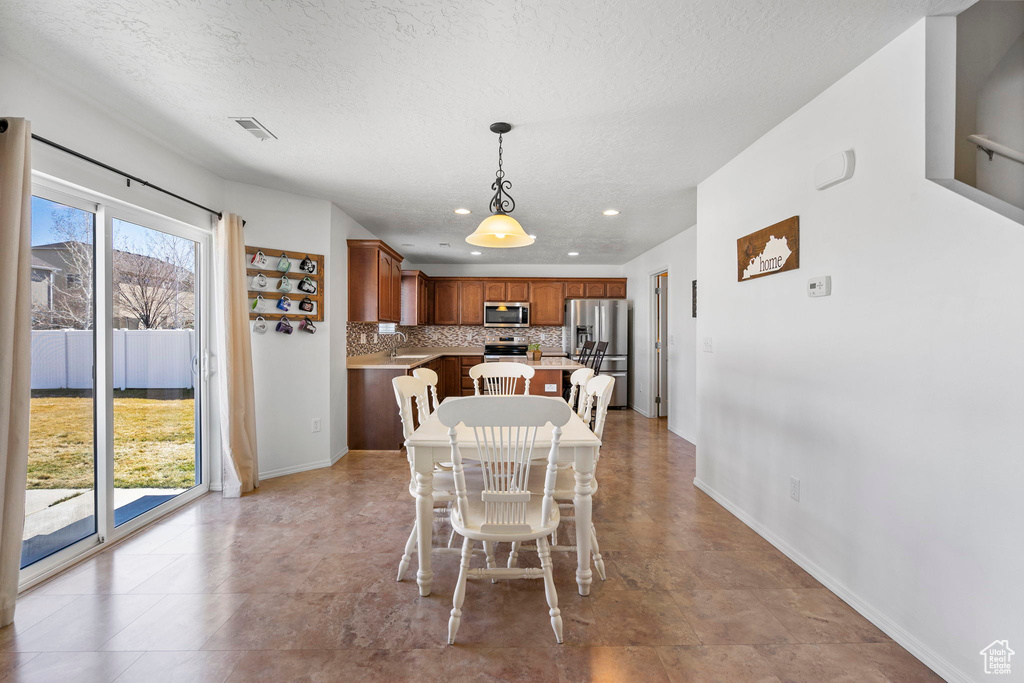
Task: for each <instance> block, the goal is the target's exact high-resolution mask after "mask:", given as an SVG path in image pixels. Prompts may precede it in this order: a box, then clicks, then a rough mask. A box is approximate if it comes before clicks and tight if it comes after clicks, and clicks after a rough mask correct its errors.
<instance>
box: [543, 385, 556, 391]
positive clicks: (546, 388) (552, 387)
mask: <svg viewBox="0 0 1024 683" xmlns="http://www.w3.org/2000/svg"><path fill="white" fill-rule="evenodd" d="M544 391H558V385H557V384H545V385H544Z"/></svg>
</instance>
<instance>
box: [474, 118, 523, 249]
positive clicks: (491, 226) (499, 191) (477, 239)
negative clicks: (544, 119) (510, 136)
mask: <svg viewBox="0 0 1024 683" xmlns="http://www.w3.org/2000/svg"><path fill="white" fill-rule="evenodd" d="M510 130H512V125H511V124H509V123H501V122H499V123H492V124H491V132H492V133H497V134H498V171H497V172H496V173H495V174H494V182H493V183H491V189H492V190H494V196H493V197H491V204H490V207H489V208H490V210H491V214H492V215H490V216H488V217H487V218H485V219H483V221H481V223H480V225H479V226H478V227H477V229H476V230H475V231H474V232H473V234H472V235H470V236H469V237H467V238H466V241H467V242H469V243H470V244H474V245H476V246H478V247H494V248H504V247H528V246H530V245H531V244H533V240H534V238H533V237H530V236H529V235H527V234H526V231H525V230H523V226H521V225H519V221H517V220H516V219H515V218H512V216H509V214H510V213H512V211H514V210H515V208H516V202H515V200H514V199H512V197H511V196H509V194H508V193H507V192H506V190H508V189H509V188H510V187H512V183H511V182H510V181H508V180H505V171H504V170H502V168H501V162H502V159H501V153H502V148H501V143H502V140H503V137H502V136H503V135H504V134H505V133H507V132H509V131H510Z"/></svg>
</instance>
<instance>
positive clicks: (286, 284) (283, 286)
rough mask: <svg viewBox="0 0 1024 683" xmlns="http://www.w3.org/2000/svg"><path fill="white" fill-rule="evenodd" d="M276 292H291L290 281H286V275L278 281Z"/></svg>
mask: <svg viewBox="0 0 1024 683" xmlns="http://www.w3.org/2000/svg"><path fill="white" fill-rule="evenodd" d="M277 291H279V292H285V293H287V292H290V291H292V281H291V280H289V279H288V276H287V275H285V276H284V277H283V278H281V279H280V280H279V281H278V283H277Z"/></svg>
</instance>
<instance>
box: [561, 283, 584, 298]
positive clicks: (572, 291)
mask: <svg viewBox="0 0 1024 683" xmlns="http://www.w3.org/2000/svg"><path fill="white" fill-rule="evenodd" d="M584 296H586V285H585V284H584V283H583V281H582V280H570V281H569V282H566V283H565V298H566V299H582V298H583V297H584Z"/></svg>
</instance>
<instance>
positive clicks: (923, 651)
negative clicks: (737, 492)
mask: <svg viewBox="0 0 1024 683" xmlns="http://www.w3.org/2000/svg"><path fill="white" fill-rule="evenodd" d="M693 485H694V486H696V487H697V488H699V489H700V490H701V491H703V492H704V493H706V494H708V495H709V496H711V498H713V499H714V500H715V502H717V503H718V504H719V505H721V506H722V507H724V508H725V509H726V510H728V511H729V512H731V513H732V514H733V515H735V516H736V517H737V518H738V519H739V520H740V521H741V522H743V523H744V524H746V525H747V526H748V527H750V528H751V529H753V530H754V531H755V532H757V534H758V535H760V536H761V537H762V538H764V540H766V541H768V542H769V543H771V544H772V545H773V546H775V547H776V548H777V549H778V550H779V552H781V553H782V554H783V555H785V556H786V557H788V558H789V559H791V560H793V562H795V563H796V564H797V565H799V566H800V568H801V569H803V570H804V571H806V572H807V573H808V574H810V575H811V576H813V577H814V578H815V579H817V580H818V581H820V582H821V583H822V585H824V586H825V587H826V588H828V589H829V590H830V591H832V592H833V593H835V594H836V595H838V596H839V597H840V598H842V600H843V601H844V602H846V604H848V605H849V606H850V607H852V608H853V609H855V610H856V611H857V612H859V613H860V615H861V616H863V617H864V618H865V619H867V620H868V621H870V622H871V623H872V624H874V625H875V626H877V627H878V628H879V629H881V630H882V632H883V633H885V634H886V635H887V636H889V637H890V638H892V639H893V640H894V641H896V642H897V643H898V644H899V645H900V646H902V647H903V648H904V649H906V650H907V651H908V652H910V653H911V654H912V655H914V656H915V657H917V658H918V659H920V660H921V661H922V662H923V663H924V664H925V665H926V666H927V667H928V668H930V669H931V670H932V671H934V672H935V673H936V674H938V675H939V676H941V677H942V678H944V679H945V680H947V681H950V682H951V683H961V682H962V683H971V681H973V680H974V679H972V678H971V677H970V676H968V675H967V674H965V673H964V672H963V671H961V670H960V669H958V668H956V667H955V666H953V665H952V664H950V663H949V662H948V661H947V660H946V659H944V658H943V657H941V656H940V655H938V654H937V653H936V652H935V651H934V650H932V649H931V648H929V647H928V646H927V645H925V644H924V643H922V642H921V641H920V640H918V639H917V638H916V637H914V636H913V635H911V634H910V633H908V632H907V631H906V630H904V628H903V627H902V626H900V625H899V624H897V623H896V622H894V621H893V620H892V619H890V618H889V617H887V616H886V615H885V614H884V613H882V612H881V611H879V610H877V609H876V608H875V607H873V606H872V605H870V604H869V603H867V602H866V601H864V600H862V599H861V598H860V597H859V596H858V595H857V594H856V593H854V592H853V591H851V590H850V589H849V588H847V587H846V586H844V585H843V584H842V583H841V582H840V581H839V580H838V579H836V578H835V577H834V576H832V575H831V574H829V573H828V572H827V571H825V570H824V569H822V568H821V567H820V566H818V565H817V564H815V563H814V562H813V561H812V560H811V559H810V558H808V557H807V556H805V555H803V554H802V553H800V552H798V551H797V550H796V549H794V548H793V547H792V546H790V545H789V544H788V543H786V542H785V541H784V540H782V539H781V538H779V537H778V536H776V535H775V533H773V532H772V531H771V530H769V529H768V528H766V527H764V526H762V525H761V524H760V523H759V522H757V521H756V520H755V519H754V518H753V517H751V516H750V515H748V514H747V513H746V512H745V511H744V510H743V509H742V508H740V507H739V506H738V505H736V504H735V503H733V502H732V501H731V500H729V499H728V498H726V497H725V496H723V495H722V494H721V493H719V492H718V491H716V490H715V489H713V488H712V487H710V486H708V485H707V484H705V483H704V482H703V481H701V480H700V479H699V478H696V477H695V478H694V480H693Z"/></svg>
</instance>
